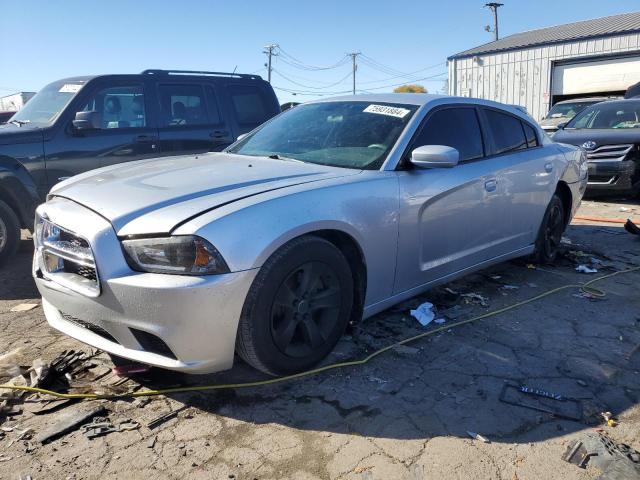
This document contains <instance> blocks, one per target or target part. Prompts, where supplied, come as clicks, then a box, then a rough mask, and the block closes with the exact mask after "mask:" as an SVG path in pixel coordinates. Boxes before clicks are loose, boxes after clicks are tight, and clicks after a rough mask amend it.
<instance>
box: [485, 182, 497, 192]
mask: <svg viewBox="0 0 640 480" xmlns="http://www.w3.org/2000/svg"><path fill="white" fill-rule="evenodd" d="M497 187H498V182H497V181H496V180H487V181H486V182H484V189H485V190H486V191H487V192H495V191H496V188H497Z"/></svg>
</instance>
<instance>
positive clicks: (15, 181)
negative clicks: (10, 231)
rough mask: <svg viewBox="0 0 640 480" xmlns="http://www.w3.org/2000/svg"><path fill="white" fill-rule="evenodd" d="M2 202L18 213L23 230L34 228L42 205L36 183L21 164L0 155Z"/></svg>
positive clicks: (0, 194)
mask: <svg viewBox="0 0 640 480" xmlns="http://www.w3.org/2000/svg"><path fill="white" fill-rule="evenodd" d="M0 200H2V201H4V202H5V203H7V204H8V205H9V206H10V207H11V208H12V209H13V210H14V211H15V212H16V214H17V215H18V218H19V219H20V222H21V224H22V225H21V226H22V227H23V228H32V227H33V218H34V214H35V210H36V207H37V206H38V204H39V203H40V197H39V195H38V188H37V185H36V182H35V181H34V180H33V178H32V177H31V175H30V174H29V172H28V171H27V169H26V168H25V167H24V166H23V165H22V164H21V163H20V162H18V161H17V160H15V159H13V158H11V157H9V156H6V155H0Z"/></svg>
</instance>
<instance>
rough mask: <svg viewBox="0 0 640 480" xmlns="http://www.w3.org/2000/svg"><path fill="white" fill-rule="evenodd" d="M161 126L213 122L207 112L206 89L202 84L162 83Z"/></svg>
mask: <svg viewBox="0 0 640 480" xmlns="http://www.w3.org/2000/svg"><path fill="white" fill-rule="evenodd" d="M158 90H159V92H160V109H161V112H162V115H161V121H160V126H161V127H178V126H183V125H206V124H209V123H212V122H211V121H210V120H209V116H208V114H207V106H206V102H205V99H204V90H203V88H202V86H200V85H160V86H159V87H158Z"/></svg>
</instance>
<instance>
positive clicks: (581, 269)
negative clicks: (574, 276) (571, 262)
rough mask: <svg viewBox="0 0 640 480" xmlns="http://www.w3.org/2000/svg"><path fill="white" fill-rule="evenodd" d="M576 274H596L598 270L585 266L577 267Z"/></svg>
mask: <svg viewBox="0 0 640 480" xmlns="http://www.w3.org/2000/svg"><path fill="white" fill-rule="evenodd" d="M576 272H578V273H598V270H596V269H595V268H591V267H587V266H586V265H578V266H577V267H576Z"/></svg>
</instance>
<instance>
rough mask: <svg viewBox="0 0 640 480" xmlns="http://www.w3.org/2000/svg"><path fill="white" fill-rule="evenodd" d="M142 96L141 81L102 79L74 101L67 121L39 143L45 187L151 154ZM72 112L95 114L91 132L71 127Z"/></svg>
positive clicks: (152, 134) (151, 134) (151, 131)
mask: <svg viewBox="0 0 640 480" xmlns="http://www.w3.org/2000/svg"><path fill="white" fill-rule="evenodd" d="M147 93H148V88H147V87H146V86H145V84H144V81H142V80H140V81H138V80H132V79H121V80H117V79H109V78H106V79H104V80H102V81H98V82H95V83H92V84H91V88H90V89H89V91H87V92H83V95H82V96H81V97H79V98H78V99H77V100H74V104H72V105H71V106H70V108H71V109H72V111H71V112H68V113H70V114H69V115H68V117H69V119H68V123H66V124H65V125H64V126H63V128H61V129H60V131H59V132H58V133H57V134H56V135H55V137H54V138H52V139H51V140H50V141H47V142H45V155H46V165H47V179H48V182H49V187H52V186H53V185H55V184H56V183H58V182H59V181H61V180H63V179H65V178H68V177H71V176H73V175H77V174H78V173H82V172H85V171H87V170H91V169H94V168H98V167H104V166H107V165H112V164H115V163H121V162H128V161H132V160H141V159H144V158H150V157H154V156H156V155H157V154H158V145H157V129H156V126H155V124H154V123H153V122H152V121H151V117H150V115H149V112H150V101H149V98H148V95H147ZM78 111H84V112H88V111H91V112H95V115H94V124H93V128H92V129H89V130H80V131H79V130H76V129H75V128H74V127H73V124H72V120H73V119H74V118H75V114H76V112H78Z"/></svg>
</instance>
